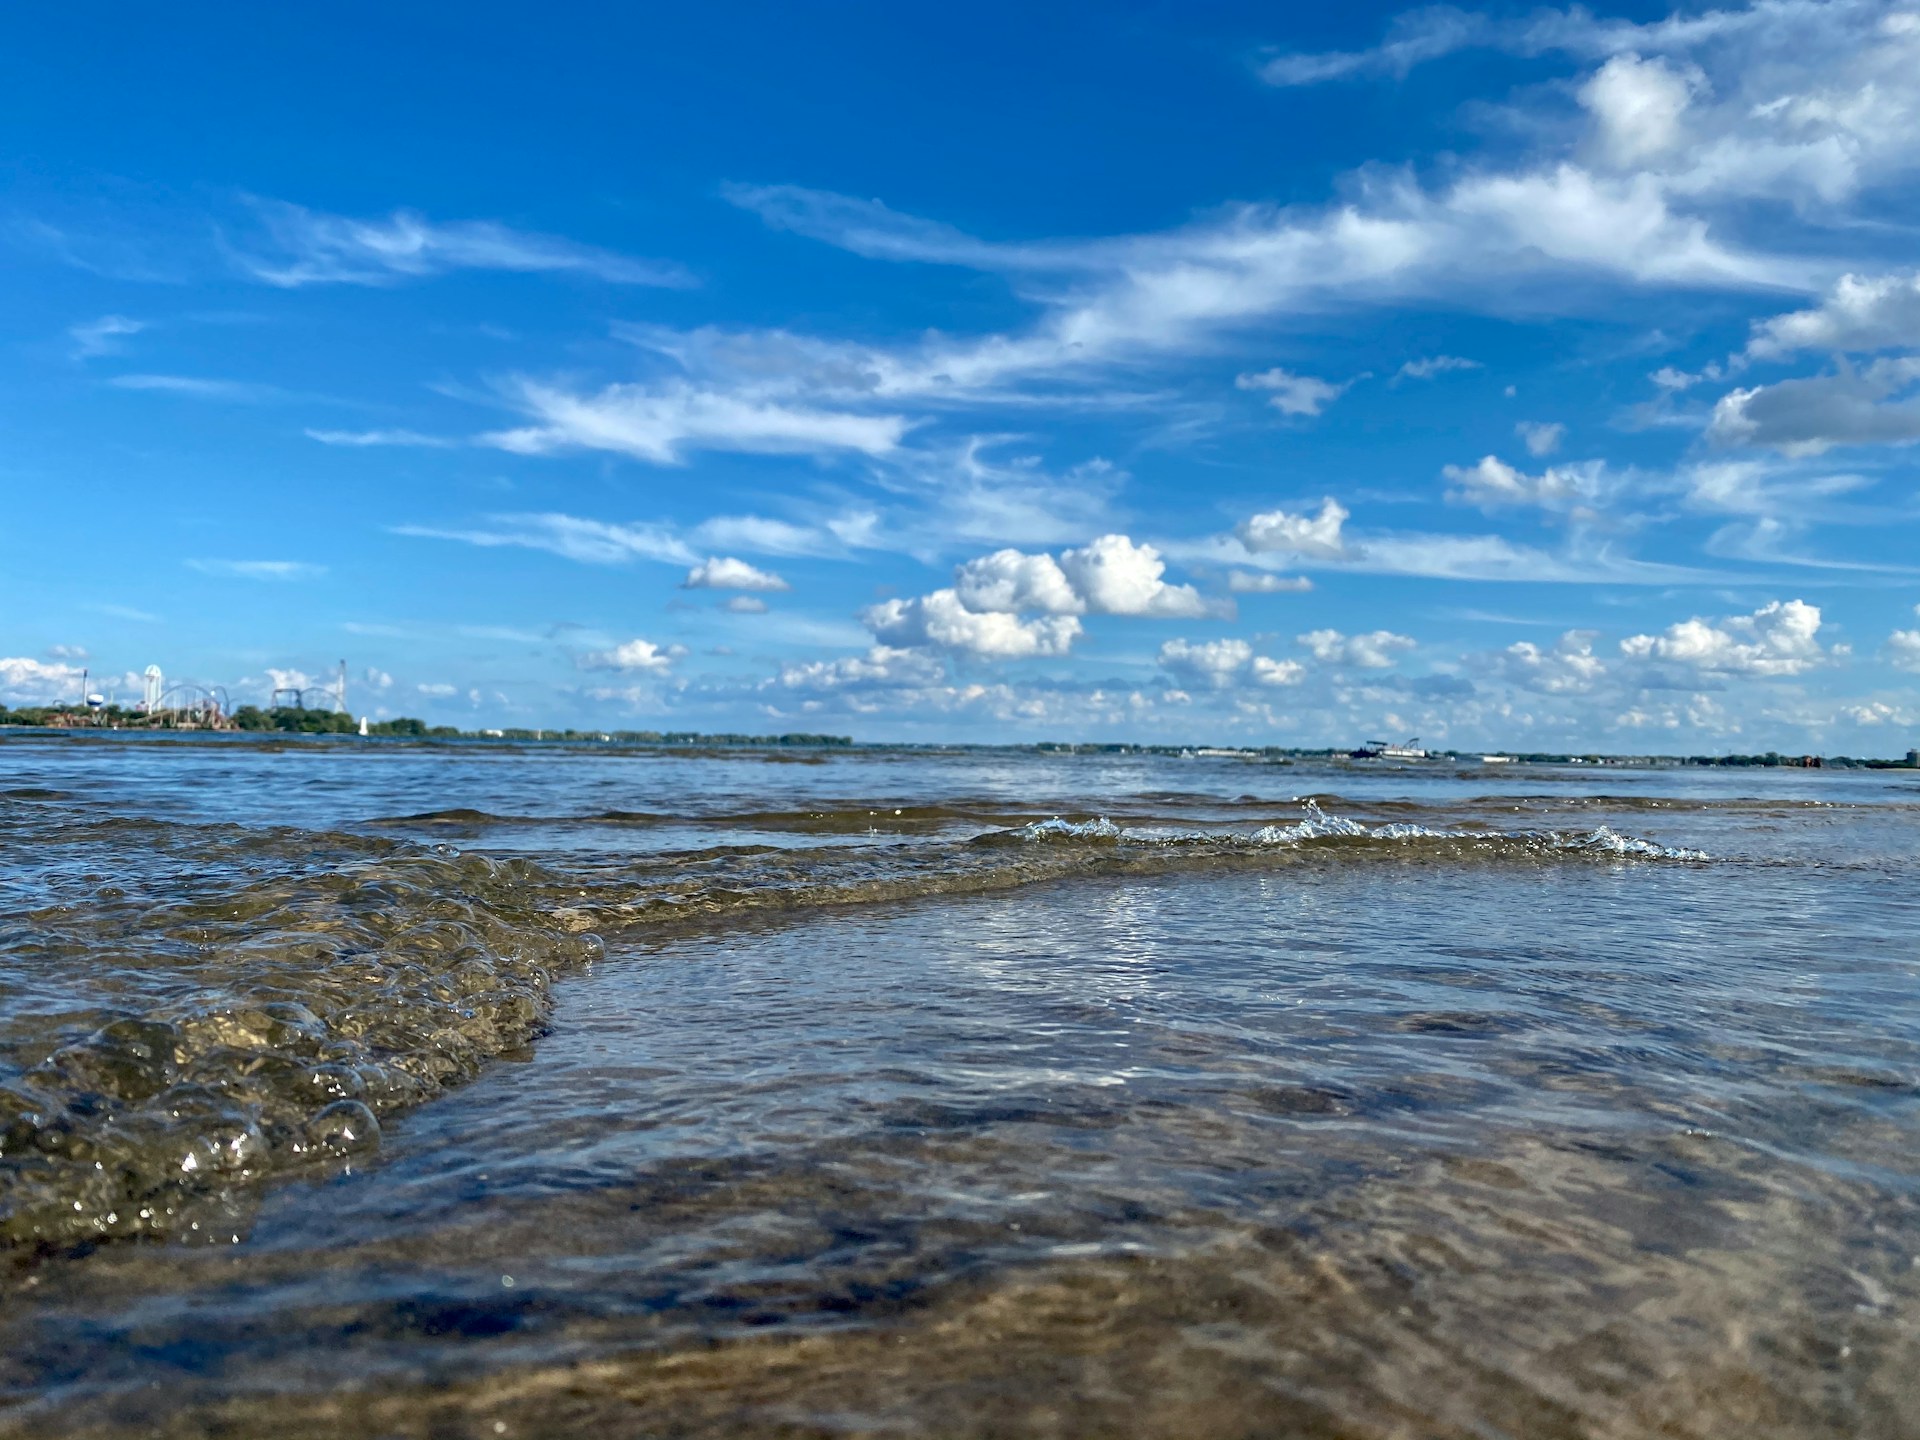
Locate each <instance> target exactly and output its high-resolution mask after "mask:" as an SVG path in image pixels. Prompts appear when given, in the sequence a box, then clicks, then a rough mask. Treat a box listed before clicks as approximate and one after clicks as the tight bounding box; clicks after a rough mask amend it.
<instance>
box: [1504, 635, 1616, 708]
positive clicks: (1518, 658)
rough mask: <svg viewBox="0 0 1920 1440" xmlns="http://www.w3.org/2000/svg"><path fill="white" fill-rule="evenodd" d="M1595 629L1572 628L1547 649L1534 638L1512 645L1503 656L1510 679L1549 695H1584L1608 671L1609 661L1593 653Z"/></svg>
mask: <svg viewBox="0 0 1920 1440" xmlns="http://www.w3.org/2000/svg"><path fill="white" fill-rule="evenodd" d="M1595 638H1596V635H1595V632H1593V631H1591V630H1569V631H1567V632H1566V633H1565V634H1564V635H1562V636H1561V637H1560V639H1559V641H1558V642H1557V643H1555V645H1554V646H1553V647H1552V648H1551V649H1546V648H1543V647H1542V646H1539V645H1535V644H1534V643H1533V642H1532V641H1529V640H1521V641H1518V642H1516V643H1515V644H1512V645H1509V646H1508V647H1507V649H1506V653H1505V654H1504V655H1503V656H1502V657H1501V658H1502V660H1503V662H1504V664H1503V666H1502V669H1503V672H1504V673H1505V675H1506V676H1507V678H1508V679H1510V680H1512V681H1514V682H1515V683H1517V684H1519V685H1522V686H1524V687H1525V688H1526V689H1529V690H1535V691H1539V692H1541V693H1543V694H1547V695H1583V694H1586V693H1587V692H1588V691H1591V690H1592V689H1593V688H1594V686H1595V685H1597V684H1598V683H1599V682H1600V681H1601V679H1603V678H1604V677H1605V675H1606V673H1607V663H1606V661H1604V660H1602V659H1601V658H1600V657H1599V656H1598V655H1595V654H1594V653H1593V642H1594V640H1595Z"/></svg>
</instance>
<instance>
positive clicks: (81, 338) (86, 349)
mask: <svg viewBox="0 0 1920 1440" xmlns="http://www.w3.org/2000/svg"><path fill="white" fill-rule="evenodd" d="M146 328H147V322H146V321H144V320H133V319H130V318H128V317H127V316H125V315H102V316H101V317H100V318H99V319H98V320H85V321H82V322H81V323H80V324H78V325H70V326H68V327H67V338H68V339H69V340H71V341H72V342H73V349H72V352H71V353H72V355H73V358H74V359H76V360H93V359H97V358H98V357H100V356H102V355H118V354H120V353H121V352H122V351H123V350H125V349H126V346H125V344H124V342H125V341H126V340H127V338H128V337H129V336H133V335H138V334H139V333H140V332H141V331H143V330H145V329H146Z"/></svg>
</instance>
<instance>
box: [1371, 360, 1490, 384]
mask: <svg viewBox="0 0 1920 1440" xmlns="http://www.w3.org/2000/svg"><path fill="white" fill-rule="evenodd" d="M1482 368H1484V367H1483V366H1482V365H1481V364H1480V362H1479V361H1478V360H1466V359H1462V358H1461V357H1460V356H1458V355H1428V356H1425V357H1423V358H1421V359H1418V360H1409V361H1407V363H1406V364H1404V365H1402V366H1401V367H1400V368H1399V369H1398V370H1396V371H1394V374H1393V378H1394V379H1395V380H1431V379H1432V378H1433V377H1434V376H1436V375H1446V374H1450V373H1452V372H1453V371H1455V370H1479V369H1482Z"/></svg>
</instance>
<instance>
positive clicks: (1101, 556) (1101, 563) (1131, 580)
mask: <svg viewBox="0 0 1920 1440" xmlns="http://www.w3.org/2000/svg"><path fill="white" fill-rule="evenodd" d="M1166 569H1167V566H1166V562H1165V561H1164V560H1162V559H1161V558H1160V552H1159V551H1158V550H1156V549H1155V548H1154V547H1153V546H1151V545H1144V544H1135V543H1134V542H1133V541H1132V540H1130V539H1128V538H1127V537H1126V536H1125V535H1102V536H1100V537H1099V538H1098V539H1097V540H1094V541H1092V542H1091V543H1089V544H1087V545H1083V546H1081V547H1080V548H1078V549H1075V550H1063V551H1061V552H1060V570H1061V572H1062V574H1064V575H1065V577H1066V580H1067V583H1068V584H1069V585H1071V586H1072V587H1073V590H1074V593H1075V594H1077V595H1078V596H1079V597H1080V598H1081V600H1082V601H1083V602H1084V603H1085V605H1086V608H1087V610H1088V612H1089V613H1091V614H1094V615H1151V616H1160V617H1168V618H1175V617H1196V616H1200V615H1205V614H1206V613H1208V606H1207V603H1206V601H1204V600H1202V599H1201V598H1200V593H1199V591H1197V590H1195V589H1194V588H1193V587H1192V586H1191V585H1169V584H1167V582H1166V581H1165V580H1163V579H1161V576H1162V575H1164V574H1165V573H1166Z"/></svg>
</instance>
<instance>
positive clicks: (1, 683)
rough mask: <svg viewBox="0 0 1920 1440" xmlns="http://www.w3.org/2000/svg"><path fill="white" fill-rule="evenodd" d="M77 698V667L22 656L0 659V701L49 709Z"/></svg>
mask: <svg viewBox="0 0 1920 1440" xmlns="http://www.w3.org/2000/svg"><path fill="white" fill-rule="evenodd" d="M79 698H80V667H79V666H77V665H64V664H61V663H59V662H58V661H55V662H52V663H49V662H48V661H45V660H35V659H32V658H31V657H28V656H24V655H13V656H0V701H5V702H6V703H7V704H10V705H51V704H57V703H60V702H75V701H78V700H79Z"/></svg>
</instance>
